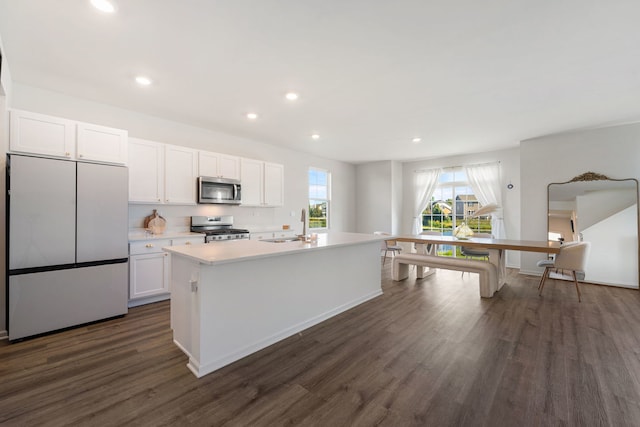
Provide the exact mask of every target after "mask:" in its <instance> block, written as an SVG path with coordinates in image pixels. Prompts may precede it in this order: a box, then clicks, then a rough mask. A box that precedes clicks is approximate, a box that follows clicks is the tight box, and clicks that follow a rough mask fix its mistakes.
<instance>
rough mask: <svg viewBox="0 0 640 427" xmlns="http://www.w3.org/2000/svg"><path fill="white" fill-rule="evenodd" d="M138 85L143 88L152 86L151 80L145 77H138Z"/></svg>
mask: <svg viewBox="0 0 640 427" xmlns="http://www.w3.org/2000/svg"><path fill="white" fill-rule="evenodd" d="M136 83H138V84H139V85H141V86H149V85H150V84H151V79H150V78H149V77H145V76H138V77H136Z"/></svg>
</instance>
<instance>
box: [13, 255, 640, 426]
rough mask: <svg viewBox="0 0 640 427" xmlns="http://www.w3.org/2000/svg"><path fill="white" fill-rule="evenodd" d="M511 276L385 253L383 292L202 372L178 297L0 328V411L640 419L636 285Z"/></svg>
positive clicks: (369, 421) (533, 422)
mask: <svg viewBox="0 0 640 427" xmlns="http://www.w3.org/2000/svg"><path fill="white" fill-rule="evenodd" d="M387 264H390V263H387ZM509 274H510V275H509V280H508V284H507V285H505V287H503V289H502V290H501V291H500V292H499V293H498V294H497V295H496V296H495V297H494V298H492V299H481V298H479V295H478V282H477V280H478V279H477V275H471V276H469V275H465V276H464V278H461V275H460V273H459V272H453V271H445V270H439V271H438V272H437V273H436V274H435V276H432V277H429V278H426V279H424V280H416V279H415V273H412V275H411V276H410V278H409V279H408V280H406V281H403V282H392V281H391V272H390V265H387V266H386V267H385V268H384V269H383V289H384V295H383V296H381V297H379V298H376V299H375V300H372V301H369V302H367V303H365V304H362V305H361V306H359V307H356V308H355V309H352V310H350V311H348V312H346V313H343V314H342V315H339V316H337V317H335V318H333V319H330V320H328V321H326V322H323V323H322V324H320V325H317V326H315V327H313V328H311V329H308V330H306V331H303V332H302V333H301V334H298V335H295V336H293V337H291V338H289V339H287V340H285V341H282V342H280V343H278V344H275V345H273V346H271V347H269V348H267V349H265V350H263V351H260V352H258V353H256V354H254V355H251V356H249V357H247V358H245V359H243V360H240V361H238V362H236V363H234V364H232V365H230V366H227V367H225V368H223V369H221V370H219V371H216V372H214V373H212V374H210V375H207V376H205V377H203V378H201V379H196V378H195V377H194V376H193V375H192V374H191V373H190V372H189V371H188V370H187V368H186V363H187V358H186V357H185V356H184V355H183V353H182V352H181V351H180V350H178V348H177V347H176V346H175V345H174V344H173V343H172V340H171V330H170V328H169V304H168V302H162V303H156V304H150V305H147V306H143V307H138V308H134V309H131V310H130V312H129V314H128V315H127V316H125V317H124V318H120V319H114V320H110V321H105V322H100V323H96V324H92V325H88V326H83V327H79V328H76V329H71V330H67V331H63V332H60V333H56V334H52V335H48V336H43V337H39V338H34V339H30V340H25V341H23V342H17V343H13V344H9V343H7V342H6V341H4V342H0V424H1V425H7V426H14V425H15V426H35V425H51V426H60V425H74V426H111V425H113V426H122V425H127V426H161V425H171V426H181V425H196V426H206V425H211V426H280V425H303V426H307V425H308V426H373V425H382V426H412V425H419V426H449V425H451V426H458V425H469V426H476V425H487V426H496V425H499V426H547V425H570V426H590V425H593V426H596V425H597V426H600V425H610V426H625V425H629V426H630V425H639V424H640V333H638V331H639V330H640V327H639V326H640V292H638V291H633V290H625V289H619V288H609V287H604V286H590V285H583V286H582V287H581V289H582V291H583V301H582V303H578V301H577V297H576V294H575V289H574V288H573V287H572V285H571V284H567V283H561V282H556V281H550V282H549V283H548V284H547V286H546V287H545V292H544V295H543V297H538V295H537V289H536V288H537V283H538V279H537V278H535V277H526V276H520V275H518V274H516V273H515V272H513V271H510V273H509ZM247 298H250V296H247ZM230 326H231V325H230Z"/></svg>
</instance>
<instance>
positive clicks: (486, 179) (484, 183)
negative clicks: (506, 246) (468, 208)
mask: <svg viewBox="0 0 640 427" xmlns="http://www.w3.org/2000/svg"><path fill="white" fill-rule="evenodd" d="M464 169H465V172H466V173H467V178H468V179H469V183H470V184H471V188H472V189H473V192H474V193H475V195H476V197H477V198H478V202H480V205H482V206H485V205H488V204H489V203H494V204H496V205H497V206H498V208H497V209H496V210H495V211H494V212H493V213H492V214H491V233H492V234H493V236H494V237H495V238H496V239H504V238H505V237H506V236H505V233H504V217H503V213H502V191H501V190H502V185H501V184H500V163H498V162H496V163H485V164H481V165H469V166H465V167H464Z"/></svg>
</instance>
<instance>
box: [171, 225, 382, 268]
mask: <svg viewBox="0 0 640 427" xmlns="http://www.w3.org/2000/svg"><path fill="white" fill-rule="evenodd" d="M384 238H388V237H387V236H375V235H369V234H359V233H342V232H334V233H320V234H318V240H317V241H315V242H302V241H300V240H297V241H282V242H269V241H260V240H230V241H221V242H215V244H202V245H190V246H186V245H183V246H172V247H167V248H164V250H165V251H167V252H170V253H173V254H179V255H182V256H184V257H187V258H190V259H192V260H194V261H197V262H199V263H201V264H207V265H215V264H223V263H229V262H239V261H246V260H249V259H257V258H266V257H273V256H281V255H284V254H292V253H296V252H308V251H317V250H324V249H327V248H331V247H337V246H349V245H356V244H361V243H368V242H372V241H375V242H380V241H382V240H384Z"/></svg>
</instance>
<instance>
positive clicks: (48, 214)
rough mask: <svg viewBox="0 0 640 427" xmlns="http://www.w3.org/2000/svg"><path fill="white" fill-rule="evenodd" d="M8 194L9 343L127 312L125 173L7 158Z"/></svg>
mask: <svg viewBox="0 0 640 427" xmlns="http://www.w3.org/2000/svg"><path fill="white" fill-rule="evenodd" d="M7 189H8V191H7V202H8V205H7V231H8V236H7V240H8V244H7V246H8V251H7V257H8V262H7V265H8V274H7V282H8V283H7V326H8V330H9V339H10V340H14V339H19V338H24V337H28V336H32V335H37V334H40V333H44V332H49V331H54V330H57V329H62V328H66V327H69V326H74V325H79V324H83V323H88V322H92V321H95V320H100V319H105V318H109V317H115V316H119V315H122V314H125V313H127V295H128V273H127V271H128V247H127V244H128V241H127V240H128V237H127V230H128V193H127V191H128V170H127V168H126V167H122V166H111V165H103V164H94V163H82V162H75V161H67V160H55V159H48V158H40V157H30V156H23V155H16V154H9V155H7Z"/></svg>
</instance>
